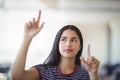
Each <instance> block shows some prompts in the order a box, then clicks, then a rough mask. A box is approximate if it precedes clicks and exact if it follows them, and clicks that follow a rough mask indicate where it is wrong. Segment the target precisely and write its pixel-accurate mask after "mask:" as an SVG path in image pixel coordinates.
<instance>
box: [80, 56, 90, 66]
mask: <svg viewBox="0 0 120 80" xmlns="http://www.w3.org/2000/svg"><path fill="white" fill-rule="evenodd" d="M80 60H81V62H82V64H83V65H84V66H85V67H87V66H88V63H87V61H85V59H84V58H83V57H80Z"/></svg>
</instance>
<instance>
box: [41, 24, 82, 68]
mask: <svg viewBox="0 0 120 80" xmlns="http://www.w3.org/2000/svg"><path fill="white" fill-rule="evenodd" d="M68 29H70V30H73V31H75V32H76V33H77V35H78V36H79V40H80V45H81V49H80V50H79V51H78V53H77V55H76V58H75V65H79V66H81V61H80V59H79V57H80V56H81V54H82V50H83V37H82V34H81V31H80V30H79V29H78V28H77V27H76V26H74V25H65V26H64V27H62V28H61V29H60V30H59V31H58V33H57V35H56V37H55V40H54V43H53V47H52V50H51V52H50V54H49V56H48V57H47V59H46V60H45V62H44V63H43V65H51V66H55V65H58V64H59V63H60V57H61V55H60V52H59V41H60V37H61V34H62V33H63V31H65V30H68Z"/></svg>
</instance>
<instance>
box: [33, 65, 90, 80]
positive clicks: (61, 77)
mask: <svg viewBox="0 0 120 80" xmlns="http://www.w3.org/2000/svg"><path fill="white" fill-rule="evenodd" d="M34 68H36V69H37V70H38V72H39V74H40V80H90V78H89V75H88V72H87V71H86V70H85V69H84V68H81V67H79V66H76V68H75V70H74V71H73V72H72V73H70V74H64V73H62V72H61V71H60V67H59V66H43V65H36V66H34Z"/></svg>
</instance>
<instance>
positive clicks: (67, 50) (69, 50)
mask: <svg viewBox="0 0 120 80" xmlns="http://www.w3.org/2000/svg"><path fill="white" fill-rule="evenodd" d="M64 51H65V52H67V53H70V52H72V51H73V50H72V49H65V50H64Z"/></svg>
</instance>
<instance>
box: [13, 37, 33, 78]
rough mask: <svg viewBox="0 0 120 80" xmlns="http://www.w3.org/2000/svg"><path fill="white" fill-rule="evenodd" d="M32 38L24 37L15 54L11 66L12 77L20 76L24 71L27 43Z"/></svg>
mask: <svg viewBox="0 0 120 80" xmlns="http://www.w3.org/2000/svg"><path fill="white" fill-rule="evenodd" d="M31 41H32V39H29V38H24V40H23V42H22V45H21V47H20V50H19V51H18V54H17V56H16V59H15V62H14V65H13V68H12V77H13V78H21V77H22V76H23V75H24V72H25V64H26V57H27V51H28V48H29V45H30V43H31Z"/></svg>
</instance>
